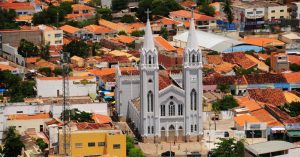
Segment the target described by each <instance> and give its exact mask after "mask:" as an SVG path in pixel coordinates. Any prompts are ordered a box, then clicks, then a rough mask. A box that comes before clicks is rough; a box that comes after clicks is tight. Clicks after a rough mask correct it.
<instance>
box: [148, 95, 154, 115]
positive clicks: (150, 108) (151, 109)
mask: <svg viewBox="0 0 300 157" xmlns="http://www.w3.org/2000/svg"><path fill="white" fill-rule="evenodd" d="M147 109H148V112H150V111H151V112H153V93H152V91H149V92H148V94H147Z"/></svg>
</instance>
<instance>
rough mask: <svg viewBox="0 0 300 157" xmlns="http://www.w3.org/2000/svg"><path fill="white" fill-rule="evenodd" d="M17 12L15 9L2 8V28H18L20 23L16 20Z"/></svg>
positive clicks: (0, 12)
mask: <svg viewBox="0 0 300 157" xmlns="http://www.w3.org/2000/svg"><path fill="white" fill-rule="evenodd" d="M16 17H17V13H16V12H15V11H14V10H11V9H10V10H7V9H2V8H0V21H1V22H0V29H16V28H18V25H17V24H16V22H15V18H16Z"/></svg>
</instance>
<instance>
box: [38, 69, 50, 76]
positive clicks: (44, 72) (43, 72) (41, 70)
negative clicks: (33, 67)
mask: <svg viewBox="0 0 300 157" xmlns="http://www.w3.org/2000/svg"><path fill="white" fill-rule="evenodd" d="M38 72H39V73H41V74H42V75H45V76H47V77H50V76H51V73H52V71H51V69H50V68H49V67H42V68H39V69H38Z"/></svg>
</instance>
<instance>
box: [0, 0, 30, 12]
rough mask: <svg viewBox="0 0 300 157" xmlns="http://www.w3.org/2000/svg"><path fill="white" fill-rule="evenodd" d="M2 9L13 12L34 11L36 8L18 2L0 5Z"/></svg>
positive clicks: (28, 3) (27, 3) (26, 3)
mask: <svg viewBox="0 0 300 157" xmlns="http://www.w3.org/2000/svg"><path fill="white" fill-rule="evenodd" d="M0 8H4V9H12V10H34V6H33V5H31V3H30V2H18V3H9V2H4V3H0Z"/></svg>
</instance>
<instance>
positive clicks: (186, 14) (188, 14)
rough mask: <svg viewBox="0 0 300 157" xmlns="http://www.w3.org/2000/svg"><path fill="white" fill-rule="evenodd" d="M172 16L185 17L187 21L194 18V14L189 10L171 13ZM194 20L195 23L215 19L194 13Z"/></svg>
mask: <svg viewBox="0 0 300 157" xmlns="http://www.w3.org/2000/svg"><path fill="white" fill-rule="evenodd" d="M170 15H175V16H179V17H185V18H187V19H190V18H191V17H192V12H190V11H187V10H177V11H172V12H170ZM194 19H195V21H208V20H214V19H215V18H214V17H211V16H207V15H202V14H198V13H194Z"/></svg>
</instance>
